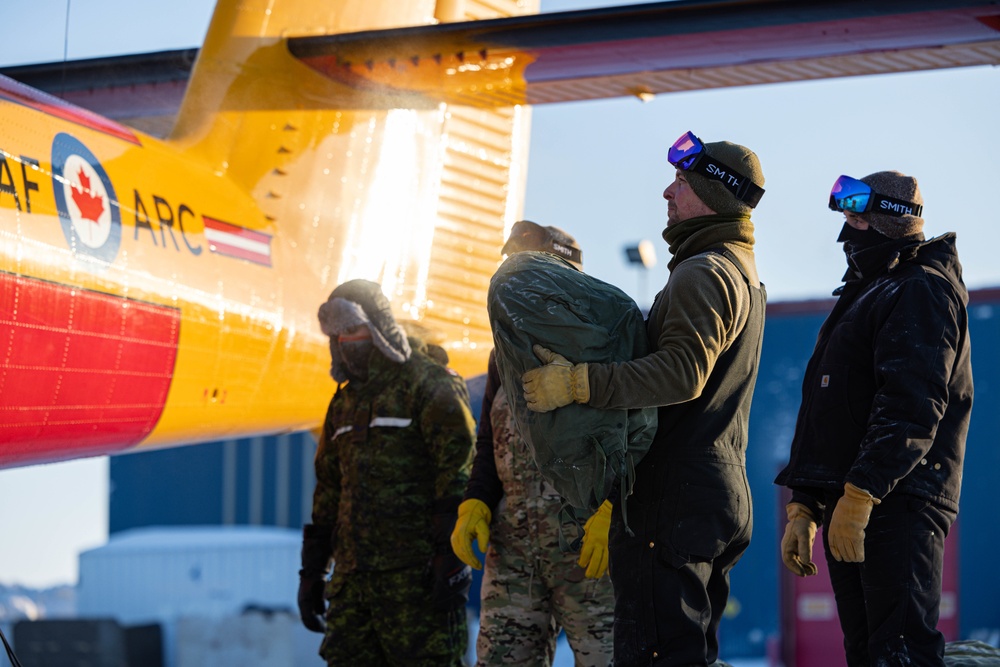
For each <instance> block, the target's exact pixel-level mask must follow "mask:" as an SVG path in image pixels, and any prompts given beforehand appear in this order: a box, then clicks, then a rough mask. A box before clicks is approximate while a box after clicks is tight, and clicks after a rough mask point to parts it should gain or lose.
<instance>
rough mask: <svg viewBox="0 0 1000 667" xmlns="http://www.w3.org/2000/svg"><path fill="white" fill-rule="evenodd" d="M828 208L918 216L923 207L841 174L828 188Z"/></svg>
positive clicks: (898, 215)
mask: <svg viewBox="0 0 1000 667" xmlns="http://www.w3.org/2000/svg"><path fill="white" fill-rule="evenodd" d="M830 209H831V210H834V211H850V212H851V213H882V214H883V215H892V216H895V217H897V218H899V217H902V216H904V215H915V216H917V217H918V218H919V217H920V214H921V213H923V211H924V207H923V206H921V205H920V204H915V203H913V202H911V201H906V200H905V199H896V198H895V197H887V196H885V195H880V194H879V193H877V192H875V191H873V190H872V188H871V186H870V185H868V184H867V183H865V182H864V181H859V180H858V179H856V178H851V177H850V176H841V177H840V178H838V179H837V182H836V183H834V184H833V189H832V190H830Z"/></svg>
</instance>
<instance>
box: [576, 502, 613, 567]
mask: <svg viewBox="0 0 1000 667" xmlns="http://www.w3.org/2000/svg"><path fill="white" fill-rule="evenodd" d="M610 527H611V501H610V500H605V501H604V502H603V503H601V506H600V507H598V508H597V511H596V512H594V514H593V516H591V517H590V518H589V519H587V523H585V524H583V547H582V548H581V549H580V560H578V561H577V565H579V566H580V567H585V568H587V572H586V575H587V576H588V577H590V578H591V579H600V578H601V577H603V576H604V573H605V572H607V571H608V529H609V528H610Z"/></svg>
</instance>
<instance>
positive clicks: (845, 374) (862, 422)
mask: <svg viewBox="0 0 1000 667" xmlns="http://www.w3.org/2000/svg"><path fill="white" fill-rule="evenodd" d="M817 370H818V373H817V376H816V380H815V382H816V386H814V387H812V394H813V404H812V409H813V414H814V415H815V419H816V420H817V421H819V422H821V423H827V424H832V425H834V426H833V427H834V428H837V429H844V430H848V429H849V430H852V431H859V434H860V435H863V434H864V430H865V429H866V428H867V427H868V417H869V415H870V413H871V400H870V399H871V394H870V392H868V391H866V390H865V388H864V387H861V386H860V385H859V382H860V381H861V379H862V378H860V377H853V376H852V371H851V368H850V366H849V365H847V364H823V365H821V366H820V367H819V368H818V369H817ZM854 374H855V375H857V372H856V371H855V372H854ZM859 399H860V400H859ZM845 417H847V418H849V419H850V422H851V424H852V425H853V426H854V428H853V429H850V427H849V426H847V425H846V424H843V420H844V418H845ZM838 424H839V425H840V426H839V427H838V426H836V425H838ZM860 435H859V437H860ZM852 437H853V435H852Z"/></svg>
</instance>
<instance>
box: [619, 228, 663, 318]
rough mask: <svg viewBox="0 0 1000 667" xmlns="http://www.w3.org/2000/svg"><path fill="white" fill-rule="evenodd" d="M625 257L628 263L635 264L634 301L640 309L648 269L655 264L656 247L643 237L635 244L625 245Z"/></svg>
mask: <svg viewBox="0 0 1000 667" xmlns="http://www.w3.org/2000/svg"><path fill="white" fill-rule="evenodd" d="M625 257H626V258H627V259H628V263H629V264H631V265H632V266H635V267H636V268H637V269H638V271H639V286H638V293H637V298H636V301H637V302H639V303H638V305H639V308H640V310H641V309H642V307H643V306H642V303H641V301H645V299H646V283H647V278H648V277H649V269H651V268H653V267H654V266H656V249H655V248H654V247H653V242H652V241H649V240H648V239H643V240H642V241H639V242H638V243H637V244H635V245H628V246H625Z"/></svg>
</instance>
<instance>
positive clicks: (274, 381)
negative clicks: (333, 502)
mask: <svg viewBox="0 0 1000 667" xmlns="http://www.w3.org/2000/svg"><path fill="white" fill-rule="evenodd" d="M537 9H538V0H494V1H493V2H491V3H489V4H487V3H480V2H477V1H476V0H465V1H464V2H463V0H437V2H434V0H419V1H417V0H414V1H412V2H405V3H403V2H398V1H391V0H297V1H295V2H292V1H291V0H278V1H277V2H275V1H274V0H220V1H219V3H218V5H217V7H216V9H215V14H214V16H213V18H212V22H211V25H210V27H209V31H208V34H207V37H206V40H205V43H204V45H203V46H202V48H201V50H200V52H199V55H198V58H197V61H196V63H195V66H194V68H193V70H192V73H191V76H190V80H189V84H188V86H187V90H186V93H185V96H184V99H183V102H182V104H181V106H180V109H179V112H178V114H177V118H176V123H175V124H174V126H173V129H172V131H171V132H170V133H169V135H168V136H167V137H166V138H165V139H162V140H161V139H157V138H154V137H152V136H150V135H147V134H144V133H142V132H140V131H138V130H136V129H133V128H131V127H129V126H126V125H124V124H121V123H119V122H116V121H112V120H109V119H107V118H105V117H102V116H99V115H98V114H96V113H93V112H91V111H87V110H85V109H83V108H81V107H77V106H73V105H71V104H68V103H66V102H65V101H63V100H61V99H58V98H55V97H52V96H50V95H47V94H44V93H41V92H39V91H37V90H35V89H32V88H29V87H27V86H25V85H23V84H19V83H17V82H16V81H14V80H12V79H9V78H6V77H2V76H0V467H13V466H21V465H28V464H34V463H41V462H48V461H58V460H65V459H71V458H78V457H86V456H94V455H101V454H113V453H117V452H123V451H133V450H139V449H144V448H159V447H168V446H176V445H183V444H188V443H195V442H204V441H209V440H218V439H228V438H236V437H246V436H252V435H262V434H272V433H278V432H283V431H292V430H302V429H308V428H314V427H315V426H316V425H317V424H318V423H319V421H320V420H321V418H322V415H323V412H324V409H325V406H326V403H327V401H328V400H329V397H330V394H331V393H332V391H333V390H334V386H333V382H332V380H331V379H330V378H329V375H328V366H329V354H328V351H327V339H326V337H325V336H323V335H322V333H321V332H320V331H319V327H318V324H317V321H316V310H317V307H318V305H319V304H320V303H321V302H322V301H323V300H324V299H325V298H326V296H327V295H328V294H329V292H330V290H332V289H333V287H335V286H336V285H337V284H339V283H340V282H342V281H344V280H347V279H350V278H356V277H364V278H369V279H372V280H376V281H378V282H380V283H381V284H382V286H383V290H384V291H385V292H386V294H387V295H388V296H389V297H390V299H391V301H392V303H393V307H394V309H395V311H396V314H397V316H398V317H399V318H400V320H402V321H404V322H406V323H407V324H408V325H409V326H410V328H411V330H412V331H413V332H414V334H415V335H422V336H426V337H429V338H430V339H432V340H433V342H437V343H439V344H442V345H443V346H444V347H445V349H446V350H447V351H448V353H449V355H450V357H451V359H452V365H453V366H454V367H455V368H456V369H457V370H458V371H459V372H460V373H462V374H463V375H465V376H471V375H475V374H478V373H481V372H483V370H484V369H485V365H486V363H485V362H486V357H487V355H488V352H489V350H490V348H491V347H492V335H491V332H490V327H489V322H488V320H487V317H486V309H485V301H486V290H487V287H488V283H489V279H490V276H492V274H493V272H494V270H495V269H496V267H497V264H498V262H499V251H500V247H501V246H502V243H503V239H504V237H505V233H506V231H507V230H509V228H510V226H511V225H512V224H513V222H514V221H516V220H517V219H518V218H519V217H520V212H521V208H522V201H523V190H524V181H525V169H526V154H527V153H526V152H527V137H528V124H529V122H530V105H533V104H543V103H550V102H563V101H570V100H586V99H598V98H607V97H618V96H629V95H632V96H637V97H640V98H645V97H648V96H650V95H656V94H660V93H667V92H673V91H678V90H692V89H698V88H710V87H722V86H736V85H748V84H756V83H773V82H780V81H793V80H803V79H815V78H825V77H836V76H850V75H860V74H872V73H880V72H896V71H909V70H917V69H931V68H940V67H959V66H968V65H980V64H994V65H995V64H998V63H1000V9H998V7H997V5H996V4H995V3H994V2H992V1H990V0H913V1H911V2H900V1H890V0H868V1H866V2H834V3H816V2H812V1H811V0H749V1H734V0H726V1H724V0H682V1H680V2H667V3H657V4H651V5H634V6H628V7H615V8H608V9H597V10H587V11H578V12H566V13H560V14H544V15H536V14H534V12H536V11H537Z"/></svg>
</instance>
